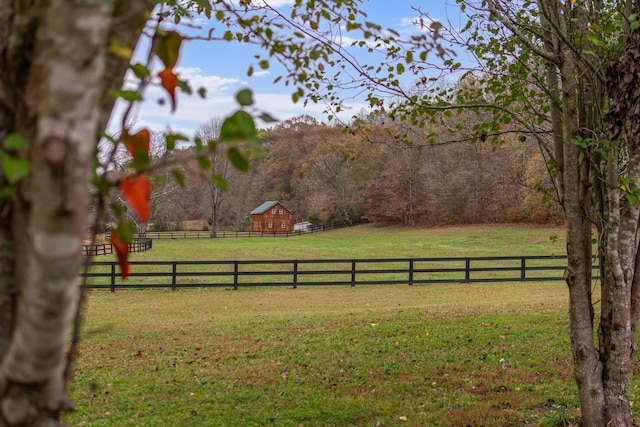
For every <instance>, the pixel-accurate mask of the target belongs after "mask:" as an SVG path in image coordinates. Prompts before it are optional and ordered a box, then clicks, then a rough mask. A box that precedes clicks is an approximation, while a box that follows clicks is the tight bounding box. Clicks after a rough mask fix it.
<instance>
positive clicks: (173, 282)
mask: <svg viewBox="0 0 640 427" xmlns="http://www.w3.org/2000/svg"><path fill="white" fill-rule="evenodd" d="M177 270H178V264H177V263H176V262H172V263H171V290H172V291H175V290H176V281H177V274H176V273H177Z"/></svg>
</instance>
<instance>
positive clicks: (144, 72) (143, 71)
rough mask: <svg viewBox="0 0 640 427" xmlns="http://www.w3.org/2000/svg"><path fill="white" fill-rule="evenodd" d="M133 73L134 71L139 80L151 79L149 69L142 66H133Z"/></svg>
mask: <svg viewBox="0 0 640 427" xmlns="http://www.w3.org/2000/svg"><path fill="white" fill-rule="evenodd" d="M131 71H133V74H135V75H136V77H137V78H139V79H144V78H145V77H149V76H150V75H151V73H150V72H149V69H148V68H147V67H146V66H144V65H142V64H133V65H132V66H131Z"/></svg>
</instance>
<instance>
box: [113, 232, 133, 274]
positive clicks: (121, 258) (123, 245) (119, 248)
mask: <svg viewBox="0 0 640 427" xmlns="http://www.w3.org/2000/svg"><path fill="white" fill-rule="evenodd" d="M111 245H112V246H113V248H114V249H115V250H116V255H117V257H118V264H119V265H120V272H121V274H122V280H125V279H126V278H127V277H128V276H129V262H128V261H127V258H128V257H129V245H128V244H127V242H125V241H123V240H120V238H119V237H118V235H117V233H116V232H115V231H114V232H113V233H111Z"/></svg>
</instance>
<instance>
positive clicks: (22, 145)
mask: <svg viewBox="0 0 640 427" xmlns="http://www.w3.org/2000/svg"><path fill="white" fill-rule="evenodd" d="M2 146H3V147H4V148H5V149H6V150H26V149H27V147H28V146H29V142H27V140H26V139H24V138H23V137H22V136H21V135H19V134H17V133H10V134H9V135H7V137H6V138H5V139H4V142H3V144H2Z"/></svg>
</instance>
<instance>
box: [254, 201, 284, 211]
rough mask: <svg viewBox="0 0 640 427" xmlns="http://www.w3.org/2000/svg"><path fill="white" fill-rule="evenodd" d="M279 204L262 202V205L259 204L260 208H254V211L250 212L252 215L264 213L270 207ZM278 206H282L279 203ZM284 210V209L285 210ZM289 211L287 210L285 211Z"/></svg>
mask: <svg viewBox="0 0 640 427" xmlns="http://www.w3.org/2000/svg"><path fill="white" fill-rule="evenodd" d="M278 203H280V202H279V201H277V200H269V201H266V202H264V203H263V204H261V205H260V206H258V207H257V208H255V209H254V210H252V211H251V213H252V214H261V213H264V211H266V210H268V209H269V208H270V207H271V206H273V205H276V204H278ZM280 205H282V203H280ZM283 207H284V206H283ZM285 209H286V208H285ZM287 210H289V209H287Z"/></svg>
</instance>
